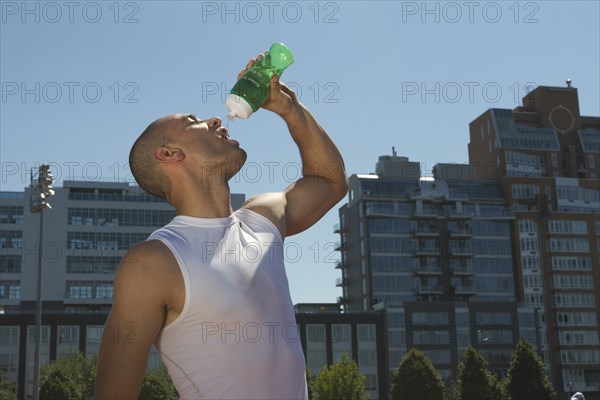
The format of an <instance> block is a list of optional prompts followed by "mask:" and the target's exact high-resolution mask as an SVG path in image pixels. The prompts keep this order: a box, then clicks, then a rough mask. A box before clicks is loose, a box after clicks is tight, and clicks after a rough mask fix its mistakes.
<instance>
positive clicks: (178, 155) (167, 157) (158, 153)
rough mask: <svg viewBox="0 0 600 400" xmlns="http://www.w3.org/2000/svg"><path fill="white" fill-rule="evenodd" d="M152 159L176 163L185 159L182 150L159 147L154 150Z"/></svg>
mask: <svg viewBox="0 0 600 400" xmlns="http://www.w3.org/2000/svg"><path fill="white" fill-rule="evenodd" d="M154 157H155V158H156V159H157V160H159V161H161V162H177V161H181V160H183V159H184V158H185V154H183V150H181V149H178V148H173V147H166V146H161V147H158V148H157V149H156V150H154Z"/></svg>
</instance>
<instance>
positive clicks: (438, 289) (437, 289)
mask: <svg viewBox="0 0 600 400" xmlns="http://www.w3.org/2000/svg"><path fill="white" fill-rule="evenodd" d="M416 292H417V294H444V289H442V286H441V285H418V286H417V287H416Z"/></svg>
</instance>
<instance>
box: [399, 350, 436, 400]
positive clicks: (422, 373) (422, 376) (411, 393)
mask: <svg viewBox="0 0 600 400" xmlns="http://www.w3.org/2000/svg"><path fill="white" fill-rule="evenodd" d="M391 386H392V389H391V392H390V398H391V399H392V400H415V399H419V400H443V399H445V398H446V387H445V385H444V381H443V380H442V378H441V377H440V374H439V373H438V372H437V371H436V369H435V368H434V367H433V364H432V363H431V361H430V360H429V359H428V358H427V357H425V355H424V354H423V353H422V352H420V351H419V350H417V349H414V348H413V349H410V350H409V351H408V352H407V353H406V354H405V355H404V357H402V360H400V363H399V364H398V367H397V368H396V370H394V372H393V373H392V380H391Z"/></svg>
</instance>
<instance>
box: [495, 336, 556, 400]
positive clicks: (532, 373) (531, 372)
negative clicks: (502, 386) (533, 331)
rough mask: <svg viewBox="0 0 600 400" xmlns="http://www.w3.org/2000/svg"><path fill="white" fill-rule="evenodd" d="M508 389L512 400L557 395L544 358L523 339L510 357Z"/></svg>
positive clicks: (549, 398) (540, 398)
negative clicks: (546, 369) (547, 372)
mask: <svg viewBox="0 0 600 400" xmlns="http://www.w3.org/2000/svg"><path fill="white" fill-rule="evenodd" d="M506 389H507V391H508V394H509V395H510V398H511V400H531V399H539V400H552V399H554V398H555V397H556V392H555V391H554V389H553V388H552V384H551V383H550V379H549V378H548V375H547V374H546V371H545V370H544V364H543V363H542V360H541V359H540V357H538V355H537V354H535V351H534V350H533V347H532V346H531V344H529V342H527V341H525V340H523V339H520V340H519V342H518V343H517V347H516V348H515V350H514V351H513V354H512V357H511V359H510V367H509V368H508V376H507V378H506Z"/></svg>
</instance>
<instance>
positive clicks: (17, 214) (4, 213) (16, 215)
mask: <svg viewBox="0 0 600 400" xmlns="http://www.w3.org/2000/svg"><path fill="white" fill-rule="evenodd" d="M23 220H24V219H23V207H20V206H0V224H18V225H20V224H23Z"/></svg>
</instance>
